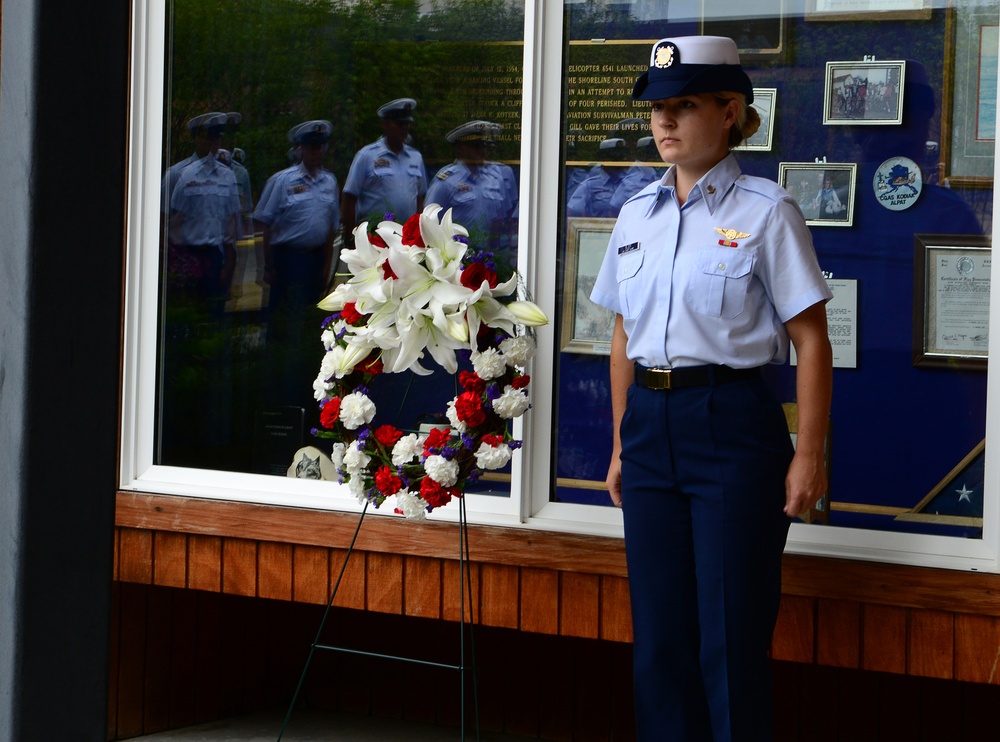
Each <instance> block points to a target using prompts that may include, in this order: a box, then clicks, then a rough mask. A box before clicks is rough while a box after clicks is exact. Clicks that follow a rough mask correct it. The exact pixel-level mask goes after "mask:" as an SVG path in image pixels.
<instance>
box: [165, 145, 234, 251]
mask: <svg viewBox="0 0 1000 742" xmlns="http://www.w3.org/2000/svg"><path fill="white" fill-rule="evenodd" d="M239 213H240V196H239V193H238V191H237V188H236V176H235V175H233V171H232V170H231V169H229V168H228V167H226V166H225V165H223V164H222V163H221V162H219V161H218V160H216V159H215V156H214V155H211V154H209V155H207V156H205V157H203V158H202V159H200V160H196V161H195V162H193V163H191V164H190V165H188V166H187V167H185V168H184V169H183V170H182V171H181V174H180V176H179V177H178V179H177V185H176V186H175V187H174V190H173V194H172V195H171V197H170V231H169V236H170V241H171V242H173V243H175V244H178V245H215V246H217V247H219V248H220V249H221V248H222V245H223V244H224V243H226V242H229V243H233V242H235V241H236V239H238V238H239V236H240V234H239V230H240V228H239V220H238V219H236V218H235V217H236V215H237V214H239Z"/></svg>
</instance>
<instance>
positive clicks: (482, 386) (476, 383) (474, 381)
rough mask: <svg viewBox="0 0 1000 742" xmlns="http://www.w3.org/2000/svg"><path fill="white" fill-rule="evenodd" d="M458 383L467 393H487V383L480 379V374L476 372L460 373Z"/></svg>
mask: <svg viewBox="0 0 1000 742" xmlns="http://www.w3.org/2000/svg"><path fill="white" fill-rule="evenodd" d="M458 383H459V384H461V385H462V388H463V389H464V390H465V391H467V392H475V393H476V394H482V393H483V392H484V391H486V382H485V381H483V380H482V379H481V378H479V374H477V373H475V372H474V371H459V372H458Z"/></svg>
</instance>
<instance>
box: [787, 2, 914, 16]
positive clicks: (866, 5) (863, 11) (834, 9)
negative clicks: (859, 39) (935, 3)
mask: <svg viewBox="0 0 1000 742" xmlns="http://www.w3.org/2000/svg"><path fill="white" fill-rule="evenodd" d="M930 17H931V8H930V6H929V5H928V3H927V0H808V2H807V3H806V12H805V19H806V20H807V21H873V20H876V21H882V20H885V21H925V20H927V19H929V18H930Z"/></svg>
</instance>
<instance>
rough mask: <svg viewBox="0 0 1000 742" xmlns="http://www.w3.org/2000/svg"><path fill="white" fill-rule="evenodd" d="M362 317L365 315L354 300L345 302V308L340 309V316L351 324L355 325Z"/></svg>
mask: <svg viewBox="0 0 1000 742" xmlns="http://www.w3.org/2000/svg"><path fill="white" fill-rule="evenodd" d="M362 317H364V315H363V314H361V312H359V311H358V308H357V306H356V305H355V303H354V302H353V301H350V302H348V303H347V304H345V305H344V308H343V309H341V310H340V318H341V319H342V320H344V322H346V323H347V324H349V325H353V324H354V323H355V322H357V321H358V320H359V319H361V318H362Z"/></svg>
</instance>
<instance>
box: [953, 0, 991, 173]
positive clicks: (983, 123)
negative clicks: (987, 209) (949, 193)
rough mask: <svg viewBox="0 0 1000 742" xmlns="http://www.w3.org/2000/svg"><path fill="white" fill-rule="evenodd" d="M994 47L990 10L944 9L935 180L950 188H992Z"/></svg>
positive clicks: (968, 8) (983, 8)
mask: <svg viewBox="0 0 1000 742" xmlns="http://www.w3.org/2000/svg"><path fill="white" fill-rule="evenodd" d="M998 46H1000V27H998V26H997V19H996V6H993V5H989V6H982V7H965V6H962V7H958V8H949V9H948V11H947V15H946V16H945V50H944V86H943V88H942V96H941V163H942V173H941V180H942V182H945V181H947V183H948V184H949V185H950V186H952V187H956V188H992V187H993V159H994V148H995V146H996V95H997V55H998Z"/></svg>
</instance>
